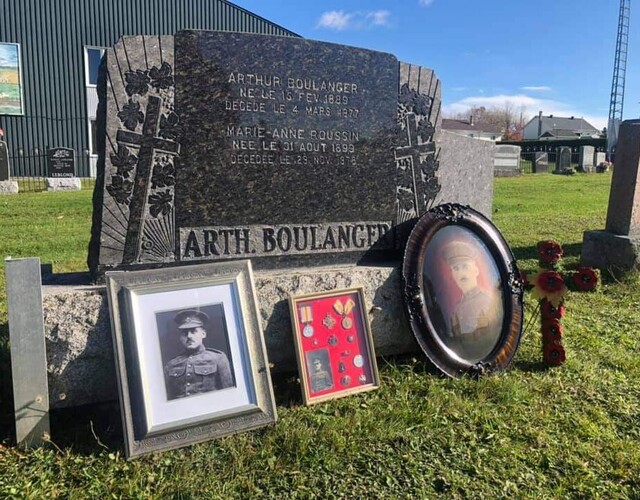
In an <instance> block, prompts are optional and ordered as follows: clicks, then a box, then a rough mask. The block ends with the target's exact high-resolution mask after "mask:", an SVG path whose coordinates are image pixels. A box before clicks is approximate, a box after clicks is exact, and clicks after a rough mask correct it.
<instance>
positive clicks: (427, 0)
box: [418, 0, 433, 7]
mask: <svg viewBox="0 0 640 500" xmlns="http://www.w3.org/2000/svg"><path fill="white" fill-rule="evenodd" d="M418 3H419V4H420V5H422V6H424V7H427V6H428V5H431V4H432V3H433V0H418Z"/></svg>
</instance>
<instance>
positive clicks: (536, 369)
mask: <svg viewBox="0 0 640 500" xmlns="http://www.w3.org/2000/svg"><path fill="white" fill-rule="evenodd" d="M511 366H512V368H513V369H515V370H519V371H521V372H527V373H541V372H546V371H548V370H549V367H548V366H547V365H546V364H544V362H543V361H524V360H522V361H514V362H513V364H512V365H511Z"/></svg>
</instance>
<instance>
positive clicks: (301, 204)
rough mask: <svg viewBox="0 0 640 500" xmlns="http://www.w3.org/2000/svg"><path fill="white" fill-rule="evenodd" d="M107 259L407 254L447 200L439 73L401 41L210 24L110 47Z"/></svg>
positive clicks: (273, 259)
mask: <svg viewBox="0 0 640 500" xmlns="http://www.w3.org/2000/svg"><path fill="white" fill-rule="evenodd" d="M103 76H104V78H103V79H102V86H101V89H100V93H101V95H102V97H103V100H102V101H101V105H100V108H99V114H100V116H101V117H102V120H103V127H105V128H104V138H105V143H104V144H103V148H104V149H103V154H102V157H101V162H104V163H103V164H101V165H99V169H98V170H99V180H98V187H97V189H96V195H95V199H94V203H95V206H94V210H95V213H94V225H93V238H92V243H91V249H90V257H89V264H90V268H91V269H92V271H93V272H94V273H96V272H100V271H101V270H105V269H109V268H122V267H124V268H131V267H132V266H134V267H138V266H145V265H146V266H149V265H162V264H175V263H179V262H193V261H219V260H223V259H233V258H251V259H252V260H253V262H254V266H256V267H258V268H260V267H263V268H264V267H281V266H283V265H297V264H303V265H309V264H312V265H315V264H321V263H335V262H343V263H356V262H360V263H362V262H365V261H379V260H384V259H387V258H389V257H391V258H393V257H394V256H396V257H397V256H398V255H399V253H400V251H401V249H402V248H403V245H404V241H405V239H406V234H407V231H408V230H409V229H410V227H411V221H412V220H414V219H415V218H416V217H417V216H419V215H420V214H422V213H423V212H424V211H426V210H427V209H428V208H430V206H431V205H433V203H434V201H435V200H436V196H437V195H438V194H439V192H440V190H441V184H440V182H439V180H438V170H439V153H440V151H439V147H438V145H437V142H436V139H437V136H438V131H439V123H440V83H439V80H438V79H437V78H436V76H435V74H434V72H433V71H432V70H430V69H426V68H422V67H419V66H413V65H410V64H406V63H401V62H399V61H398V60H397V59H396V58H395V57H394V56H393V55H390V54H384V53H380V52H374V51H371V50H365V49H357V48H352V47H345V46H341V45H335V44H329V43H323V42H314V41H309V40H304V39H300V38H292V37H277V36H266V35H254V34H240V33H225V32H211V31H183V32H179V33H177V34H176V35H175V36H163V37H124V38H122V39H121V40H120V41H119V42H118V43H117V44H116V45H115V46H114V47H113V49H109V50H108V51H107V57H106V72H105V73H104V74H103Z"/></svg>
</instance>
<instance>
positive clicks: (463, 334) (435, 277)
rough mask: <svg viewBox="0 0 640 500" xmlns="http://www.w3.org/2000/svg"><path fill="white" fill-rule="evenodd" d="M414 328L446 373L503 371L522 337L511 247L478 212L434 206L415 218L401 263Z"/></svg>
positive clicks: (517, 281) (429, 355) (433, 361)
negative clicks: (417, 219)
mask: <svg viewBox="0 0 640 500" xmlns="http://www.w3.org/2000/svg"><path fill="white" fill-rule="evenodd" d="M402 277H403V294H404V299H405V305H406V307H407V311H408V314H409V322H410V324H411V329H412V331H413V334H414V335H415V337H416V339H417V341H418V344H419V345H420V347H421V349H422V350H423V351H424V353H425V354H426V355H427V358H428V359H429V361H430V362H431V364H432V365H433V366H434V367H435V368H436V369H437V370H438V371H440V372H441V373H443V374H445V375H448V376H450V377H460V376H463V375H481V374H483V373H486V372H495V371H501V370H504V369H505V368H506V367H507V366H509V364H510V363H511V361H512V359H513V356H514V355H515V353H516V350H517V348H518V345H519V343H520V336H521V334H522V316H523V299H522V296H523V284H522V282H521V279H520V271H519V270H518V267H517V265H516V261H515V258H514V256H513V253H512V252H511V249H510V248H509V246H508V245H507V242H506V241H505V240H504V238H503V237H502V235H501V234H500V231H498V229H497V228H496V227H495V226H494V225H493V223H492V222H491V221H490V220H489V219H487V218H486V217H485V216H483V215H482V214H481V213H480V212H477V211H476V210H474V209H472V208H470V207H464V206H462V205H458V204H445V205H439V206H437V207H435V208H433V209H431V210H429V211H428V212H427V213H425V214H424V215H423V216H422V217H421V218H420V220H419V221H418V222H417V224H416V225H415V227H414V228H413V231H412V232H411V235H410V236H409V239H408V241H407V246H406V250H405V255H404V262H403V270H402Z"/></svg>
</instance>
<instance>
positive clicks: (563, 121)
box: [523, 111, 601, 140]
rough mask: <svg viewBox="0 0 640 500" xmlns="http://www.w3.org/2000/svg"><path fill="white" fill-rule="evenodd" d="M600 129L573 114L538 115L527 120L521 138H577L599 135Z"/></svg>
mask: <svg viewBox="0 0 640 500" xmlns="http://www.w3.org/2000/svg"><path fill="white" fill-rule="evenodd" d="M600 136H601V133H600V131H599V130H598V129H597V128H595V127H594V126H593V125H591V124H590V123H589V122H588V121H586V120H585V119H584V118H576V117H574V116H570V117H562V116H553V115H549V116H542V111H540V112H539V113H538V116H536V117H534V118H532V119H531V120H529V122H528V123H527V124H526V125H525V126H524V133H523V139H524V140H536V139H560V138H562V139H569V138H571V139H578V138H580V137H593V138H597V137H600Z"/></svg>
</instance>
